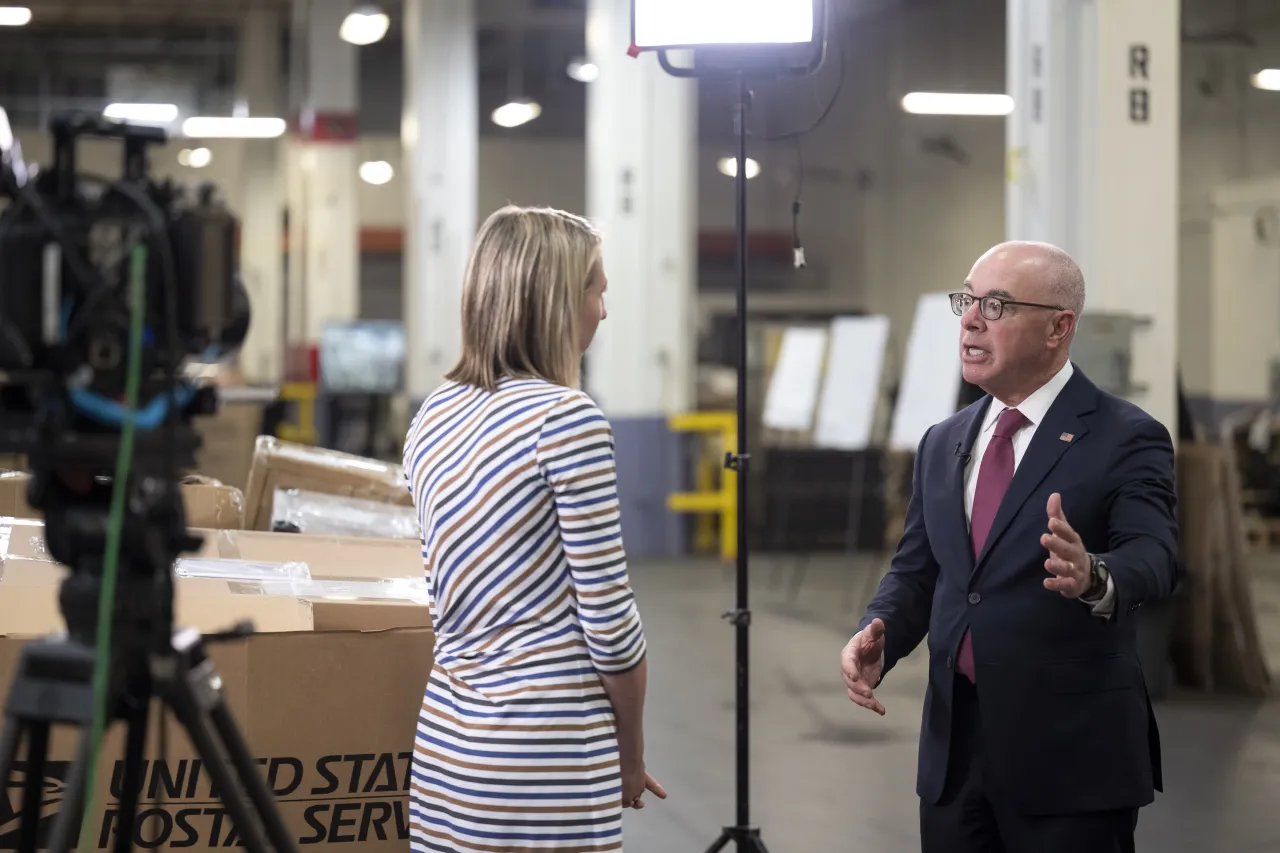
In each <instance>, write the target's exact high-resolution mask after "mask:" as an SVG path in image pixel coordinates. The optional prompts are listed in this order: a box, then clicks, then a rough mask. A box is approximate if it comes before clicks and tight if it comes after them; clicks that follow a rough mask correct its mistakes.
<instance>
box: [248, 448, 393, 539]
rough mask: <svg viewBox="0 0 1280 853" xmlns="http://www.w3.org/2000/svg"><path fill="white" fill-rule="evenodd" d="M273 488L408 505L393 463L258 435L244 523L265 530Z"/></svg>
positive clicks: (270, 510) (267, 523) (270, 514)
mask: <svg viewBox="0 0 1280 853" xmlns="http://www.w3.org/2000/svg"><path fill="white" fill-rule="evenodd" d="M276 489H305V490H307V491H311V492H320V493H322V494H327V495H338V496H340V497H349V498H363V499H365V500H372V501H380V502H383V503H390V504H399V505H401V506H412V505H413V498H412V496H411V495H410V494H409V486H408V483H407V482H406V481H405V477H404V470H403V468H402V467H401V466H399V465H393V464H390V463H387V462H380V461H378V460H376V459H366V458H365V457H363V456H355V455H353V454H350V453H342V452H340V451H337V450H327V449H324V448H319V447H311V446H309V445H305V444H296V443H294V442H289V441H281V440H280V439H278V438H273V437H271V436H266V435H263V436H259V437H258V440H257V443H256V445H255V447H254V453H253V467H252V469H251V470H250V472H249V483H248V485H247V486H245V490H244V500H245V527H246V528H247V529H249V530H270V529H271V518H272V511H273V508H274V501H275V492H276Z"/></svg>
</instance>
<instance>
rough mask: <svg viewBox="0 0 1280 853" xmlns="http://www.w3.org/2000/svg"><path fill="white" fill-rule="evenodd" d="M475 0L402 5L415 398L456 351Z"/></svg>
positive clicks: (408, 0) (473, 195)
mask: <svg viewBox="0 0 1280 853" xmlns="http://www.w3.org/2000/svg"><path fill="white" fill-rule="evenodd" d="M475 42H476V35H475V6H474V0H405V4H404V81H405V86H404V115H403V118H402V120H401V123H400V134H401V137H402V141H403V144H404V158H403V171H404V175H403V178H402V180H404V182H405V188H406V192H405V199H406V204H407V209H406V211H405V214H406V215H405V249H404V253H405V254H404V317H405V331H406V336H407V342H408V353H407V357H408V363H407V366H406V372H407V374H408V375H407V377H406V380H407V389H408V395H409V398H410V399H411V400H421V399H422V398H424V397H425V396H426V395H427V394H429V393H430V392H431V391H432V390H433V389H434V388H435V387H436V386H437V385H439V384H440V381H441V377H442V376H443V375H444V373H445V372H447V371H448V370H449V369H450V368H451V367H453V365H454V363H455V362H456V361H457V359H458V355H459V354H460V353H461V351H462V330H461V325H460V319H459V318H460V316H461V310H462V278H463V275H464V273H465V271H466V266H467V258H468V257H469V255H470V253H471V244H472V241H473V240H474V238H475V233H476V225H477V223H476V217H477V212H476V210H477V205H478V202H477V194H478V189H477V168H478V167H477V161H478V157H479V154H478V149H479V93H478V89H479V71H478V66H477V61H476V46H475Z"/></svg>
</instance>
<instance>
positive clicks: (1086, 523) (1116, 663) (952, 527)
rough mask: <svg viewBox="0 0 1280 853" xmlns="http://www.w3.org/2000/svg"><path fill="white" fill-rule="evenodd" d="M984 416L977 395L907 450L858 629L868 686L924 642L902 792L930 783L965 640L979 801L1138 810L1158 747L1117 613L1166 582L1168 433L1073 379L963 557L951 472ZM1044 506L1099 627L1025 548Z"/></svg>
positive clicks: (1034, 810)
mask: <svg viewBox="0 0 1280 853" xmlns="http://www.w3.org/2000/svg"><path fill="white" fill-rule="evenodd" d="M990 403H991V397H990V396H984V397H983V398H982V399H980V400H978V401H977V402H976V403H974V404H973V405H971V406H969V407H968V408H966V409H964V410H963V411H961V412H959V413H958V414H956V415H954V416H953V417H951V418H948V419H947V420H945V421H943V422H942V423H939V424H936V425H935V426H933V427H930V429H929V430H928V431H927V432H926V433H925V435H924V438H922V439H921V441H920V447H919V451H918V453H917V455H916V460H915V470H914V478H913V484H912V485H913V487H912V495H911V500H910V503H909V504H908V507H907V515H906V525H905V529H904V532H903V535H902V540H901V542H900V543H899V544H898V550H897V553H896V554H895V556H894V558H893V562H892V565H891V568H890V570H889V573H888V574H887V575H886V577H885V578H884V580H883V581H882V582H881V584H880V588H879V590H878V592H877V593H876V595H875V597H874V598H873V599H872V601H871V603H870V605H868V608H867V614H866V616H865V617H864V618H863V620H862V623H861V625H860V626H859V627H860V628H861V627H865V626H866V625H867V624H869V623H870V622H871V620H872V619H874V618H876V617H879V618H880V619H882V620H883V621H884V625H885V665H884V674H885V675H887V674H888V673H889V671H890V670H892V669H893V666H894V664H896V663H897V662H898V661H899V660H901V659H902V658H903V657H905V656H906V655H907V654H909V653H910V652H911V651H912V650H913V649H915V648H916V646H918V645H919V644H920V641H921V640H923V639H924V638H925V636H926V634H927V635H928V649H929V687H928V690H927V692H926V694H925V702H924V716H923V720H922V726H921V732H920V757H919V772H918V777H917V788H916V790H917V792H918V793H919V795H920V797H921V798H922V799H923V800H925V801H926V802H929V803H936V802H937V801H938V798H939V797H940V795H941V793H942V789H943V784H944V783H945V781H946V776H947V756H948V749H949V747H950V740H951V720H952V714H951V707H952V689H953V687H954V683H955V682H954V679H955V676H956V671H955V658H956V655H957V652H958V649H959V647H960V640H961V638H962V637H963V636H964V632H965V629H966V628H969V629H971V630H972V632H973V652H974V670H975V675H976V679H977V693H978V704H979V707H980V708H981V713H980V716H981V720H982V732H981V736H982V740H983V755H984V760H985V763H984V782H985V783H986V784H987V785H988V786H989V787H990V788H991V790H992V793H993V795H996V796H999V797H1000V798H1001V800H1003V801H1004V802H1006V803H1008V804H1010V805H1012V806H1013V807H1014V808H1017V809H1018V810H1020V811H1023V812H1026V813H1030V814H1073V813H1080V812H1088V811H1098V810H1105V809H1119V808H1138V807H1140V806H1144V805H1147V804H1148V803H1150V802H1151V801H1152V800H1154V798H1155V793H1154V792H1155V791H1156V790H1162V780H1161V772H1160V736H1159V732H1158V730H1157V727H1156V720H1155V715H1154V714H1153V713H1152V710H1151V703H1150V700H1149V698H1148V695H1147V690H1146V685H1145V682H1144V681H1143V676H1142V669H1141V667H1140V665H1139V661H1138V651H1137V634H1136V626H1135V621H1134V619H1133V614H1134V612H1135V611H1137V610H1138V609H1139V608H1140V607H1142V605H1143V604H1144V603H1146V602H1151V601H1157V600H1159V599H1162V598H1165V597H1166V596H1168V595H1170V593H1171V592H1172V589H1173V586H1174V584H1175V578H1176V559H1177V536H1178V527H1177V518H1176V511H1175V507H1176V497H1175V493H1174V455H1173V444H1172V442H1171V441H1170V438H1169V433H1168V431H1167V430H1166V429H1165V428H1164V426H1162V425H1161V424H1160V423H1159V422H1157V421H1156V420H1154V419H1152V418H1151V417H1150V416H1149V415H1147V414H1146V413H1145V412H1143V411H1142V410H1141V409H1139V408H1138V407H1136V406H1134V405H1132V404H1130V403H1127V402H1125V401H1123V400H1120V399H1118V398H1117V397H1114V396H1112V395H1110V394H1106V393H1104V392H1102V391H1100V390H1099V389H1098V388H1097V386H1095V385H1094V384H1093V383H1092V382H1090V381H1089V380H1088V379H1087V378H1086V377H1085V376H1084V374H1083V373H1081V372H1080V370H1079V369H1078V368H1077V369H1076V370H1075V371H1074V373H1073V375H1072V376H1071V379H1070V380H1069V381H1068V382H1067V384H1066V385H1065V386H1064V387H1063V389H1062V391H1061V392H1059V394H1058V397H1057V399H1056V400H1055V401H1054V402H1053V404H1052V406H1051V407H1050V408H1049V411H1048V414H1047V415H1046V416H1045V418H1044V420H1043V421H1042V422H1041V423H1040V425H1039V426H1038V427H1037V428H1036V432H1035V435H1034V436H1033V438H1032V440H1031V443H1030V444H1029V445H1028V446H1027V449H1026V452H1025V453H1024V454H1023V458H1022V460H1021V462H1020V463H1019V464H1018V467H1017V470H1016V472H1015V473H1014V477H1013V481H1012V482H1011V483H1010V486H1009V490H1008V492H1006V493H1005V497H1004V500H1003V502H1002V503H1001V505H1000V508H999V510H998V512H997V514H996V518H995V521H994V523H993V525H992V528H991V532H990V533H989V534H988V536H987V541H986V543H985V545H984V548H983V551H982V553H981V554H980V555H979V556H978V558H977V559H976V560H975V559H974V556H973V545H972V543H971V540H970V538H969V526H968V522H967V520H966V517H965V509H964V479H965V478H964V474H965V466H966V463H967V462H968V454H969V452H970V450H971V448H972V447H973V446H974V440H975V438H976V437H977V434H978V430H979V428H980V426H981V424H982V420H983V415H984V413H985V412H986V410H987V407H988V405H990ZM1068 436H1069V437H1070V440H1064V439H1066V438H1067V437H1068ZM975 476H976V474H975ZM1054 492H1059V493H1061V495H1062V508H1063V512H1064V514H1065V515H1066V517H1067V521H1068V523H1070V524H1071V526H1072V527H1073V528H1074V529H1075V531H1076V532H1077V533H1078V534H1079V535H1080V537H1081V539H1082V540H1083V541H1084V545H1085V548H1086V550H1088V551H1089V552H1091V553H1093V554H1096V555H1098V556H1099V557H1101V558H1102V559H1103V560H1104V561H1105V563H1106V565H1107V567H1108V568H1109V569H1110V570H1111V577H1112V579H1113V580H1114V583H1115V609H1114V613H1113V615H1112V617H1111V618H1110V619H1103V618H1101V617H1099V616H1095V615H1093V614H1092V613H1091V611H1090V608H1089V606H1088V605H1087V604H1085V603H1083V602H1081V601H1076V600H1071V599H1067V598H1064V597H1063V596H1062V595H1060V594H1059V593H1057V592H1053V591H1052V590H1047V589H1045V588H1044V586H1043V582H1044V580H1045V578H1048V577H1051V575H1050V574H1049V573H1048V571H1047V570H1046V569H1045V567H1044V563H1045V560H1046V559H1048V556H1049V554H1048V551H1047V550H1046V549H1045V548H1044V546H1043V545H1041V544H1040V536H1041V535H1042V534H1043V533H1045V532H1046V531H1047V529H1048V510H1047V508H1046V505H1047V504H1048V501H1049V496H1050V495H1051V494H1053V493H1054ZM882 678H883V676H882Z"/></svg>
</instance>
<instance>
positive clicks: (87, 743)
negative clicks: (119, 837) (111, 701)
mask: <svg viewBox="0 0 1280 853" xmlns="http://www.w3.org/2000/svg"><path fill="white" fill-rule="evenodd" d="M92 741H93V733H92V732H91V731H90V730H89V728H88V727H87V726H86V727H85V728H83V729H81V731H80V741H79V743H78V744H77V745H76V758H75V761H74V762H72V764H71V772H70V773H69V774H68V775H67V789H66V799H65V800H63V802H62V807H61V808H60V809H59V810H58V817H57V818H56V819H55V820H54V823H53V832H52V834H51V835H50V838H49V851H50V853H66V851H68V850H71V849H73V848H74V847H75V846H76V842H78V841H79V840H80V825H81V822H82V821H83V819H84V814H83V813H84V792H85V779H86V777H87V776H88V773H89V754H90V753H91V751H92V749H93V743H92Z"/></svg>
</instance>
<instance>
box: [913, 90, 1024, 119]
mask: <svg viewBox="0 0 1280 853" xmlns="http://www.w3.org/2000/svg"><path fill="white" fill-rule="evenodd" d="M902 108H903V109H904V110H906V111H907V112H909V113H914V114H915V115H942V116H1007V115H1008V114H1009V113H1011V112H1013V98H1011V97H1009V96H1008V95H983V94H969V93H964V92H912V93H910V94H909V95H905V96H904V97H903V98H902Z"/></svg>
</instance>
